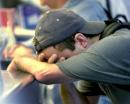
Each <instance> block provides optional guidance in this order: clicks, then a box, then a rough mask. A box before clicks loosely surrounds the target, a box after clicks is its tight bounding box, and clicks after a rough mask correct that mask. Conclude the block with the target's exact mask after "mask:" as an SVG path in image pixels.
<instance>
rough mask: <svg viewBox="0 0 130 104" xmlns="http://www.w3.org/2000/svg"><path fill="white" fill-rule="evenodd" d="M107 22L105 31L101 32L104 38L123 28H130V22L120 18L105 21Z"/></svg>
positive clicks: (101, 37)
mask: <svg viewBox="0 0 130 104" xmlns="http://www.w3.org/2000/svg"><path fill="white" fill-rule="evenodd" d="M105 23H106V25H107V26H106V28H105V29H104V31H103V32H102V33H101V36H100V39H103V38H105V37H107V36H109V35H111V34H113V33H114V32H116V31H117V30H120V29H122V28H127V29H130V23H122V22H121V21H119V20H110V21H105Z"/></svg>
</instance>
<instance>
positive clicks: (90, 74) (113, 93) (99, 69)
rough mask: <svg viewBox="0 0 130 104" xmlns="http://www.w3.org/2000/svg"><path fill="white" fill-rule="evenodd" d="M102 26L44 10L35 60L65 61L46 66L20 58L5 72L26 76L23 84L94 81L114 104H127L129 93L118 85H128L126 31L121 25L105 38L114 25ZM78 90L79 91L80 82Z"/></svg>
mask: <svg viewBox="0 0 130 104" xmlns="http://www.w3.org/2000/svg"><path fill="white" fill-rule="evenodd" d="M106 24H108V23H106ZM106 24H105V23H104V22H86V21H85V20H84V19H83V18H81V17H80V16H78V15H76V14H75V13H73V12H71V11H69V10H55V11H48V12H47V13H46V14H45V15H44V16H43V17H41V20H40V21H39V24H38V25H37V28H36V34H35V37H34V43H35V48H36V50H37V53H39V57H41V56H42V57H44V60H45V61H46V60H48V62H51V61H50V60H52V59H53V60H58V59H61V58H62V59H63V58H64V59H66V60H65V61H63V62H59V63H56V64H50V63H47V62H45V61H44V62H39V61H37V60H36V59H34V58H32V57H27V56H25V57H24V56H23V57H18V58H15V59H14V60H13V61H12V62H11V64H10V65H9V67H8V71H9V72H10V74H12V76H14V78H18V77H19V76H21V75H20V74H24V73H25V72H26V73H28V74H29V78H28V79H27V80H26V81H27V82H26V83H29V82H32V81H33V80H34V79H35V80H38V81H39V82H41V83H44V84H52V83H69V82H73V81H75V80H86V81H90V82H96V83H98V84H99V87H100V89H101V90H102V91H103V92H104V93H105V94H106V95H107V96H109V97H110V99H111V100H112V102H113V103H114V104H129V103H130V101H129V96H130V94H129V91H128V90H125V89H123V88H122V86H123V85H129V84H130V77H129V55H130V54H129V44H130V36H129V32H130V31H129V30H128V29H127V26H124V27H123V28H119V29H118V30H116V31H113V32H115V33H114V34H112V33H111V35H110V36H108V37H105V36H106V35H108V34H107V31H109V32H110V30H111V31H112V28H110V27H112V26H114V27H115V23H114V24H112V26H107V25H106ZM119 24H120V23H119ZM108 27H109V28H110V29H108ZM114 27H113V28H114ZM106 29H107V30H106ZM103 33H105V34H104V35H103ZM70 37H71V38H70ZM104 37H105V38H104ZM102 38H104V39H102ZM99 39H101V40H100V41H99ZM65 44H66V45H65ZM67 44H69V45H67ZM66 46H67V47H66ZM81 52H82V53H81ZM43 53H44V54H43ZM79 53H81V54H79ZM52 54H55V55H52ZM77 54H79V55H77ZM74 55H75V56H74ZM70 57H71V58H70ZM52 62H53V61H52ZM32 63H33V64H32ZM23 84H25V82H23ZM83 84H84V83H83ZM118 85H120V86H118ZM80 87H81V88H83V86H82V83H81V84H80ZM81 90H82V89H80V91H81ZM82 91H83V90H82ZM90 92H91V91H90ZM74 96H75V95H74ZM73 99H74V98H73ZM73 99H71V100H73ZM74 100H75V99H74ZM75 103H76V102H75ZM77 104H78V103H77Z"/></svg>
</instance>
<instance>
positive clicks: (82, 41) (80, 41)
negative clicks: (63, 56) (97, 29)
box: [74, 33, 89, 48]
mask: <svg viewBox="0 0 130 104" xmlns="http://www.w3.org/2000/svg"><path fill="white" fill-rule="evenodd" d="M74 40H75V43H76V44H77V45H80V47H82V48H87V46H88V42H89V38H87V37H85V36H84V35H83V34H82V33H77V34H75V37H74Z"/></svg>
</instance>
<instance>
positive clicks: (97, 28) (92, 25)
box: [79, 21, 106, 34]
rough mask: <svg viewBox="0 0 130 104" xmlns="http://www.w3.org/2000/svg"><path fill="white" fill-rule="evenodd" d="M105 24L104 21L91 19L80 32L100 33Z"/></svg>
mask: <svg viewBox="0 0 130 104" xmlns="http://www.w3.org/2000/svg"><path fill="white" fill-rule="evenodd" d="M105 26H106V24H105V22H103V21H90V22H86V23H85V25H84V26H83V27H82V28H81V29H80V31H79V32H81V33H86V34H99V33H101V32H102V31H103V30H104V28H105Z"/></svg>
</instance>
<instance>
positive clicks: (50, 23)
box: [34, 9, 105, 58]
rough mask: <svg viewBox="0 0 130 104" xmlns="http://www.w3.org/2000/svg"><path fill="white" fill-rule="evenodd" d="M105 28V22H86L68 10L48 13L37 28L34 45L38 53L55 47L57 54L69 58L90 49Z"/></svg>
mask: <svg viewBox="0 0 130 104" xmlns="http://www.w3.org/2000/svg"><path fill="white" fill-rule="evenodd" d="M104 27H105V23H104V22H86V21H85V20H84V19H83V18H82V17H80V16H79V15H77V14H75V13H74V12H72V11H70V10H67V9H59V10H52V11H47V12H46V13H45V14H44V15H43V16H42V17H41V19H40V20H39V23H38V25H37V27H36V30H35V36H34V45H35V48H36V50H37V51H38V52H41V51H43V50H50V48H48V47H51V49H52V46H53V48H54V49H56V50H55V53H56V54H58V55H60V56H65V57H67V58H68V57H71V56H72V55H75V54H77V53H79V52H81V51H83V50H85V49H86V48H88V47H89V46H90V45H91V44H92V43H93V42H94V41H95V40H94V39H93V37H97V36H98V35H99V34H100V33H101V32H102V31H103V29H104ZM93 40H94V41H93ZM57 51H58V52H57ZM44 52H45V51H44ZM49 52H50V51H47V53H49ZM51 52H52V50H51ZM61 53H64V54H62V55H61ZM51 54H52V53H51Z"/></svg>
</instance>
